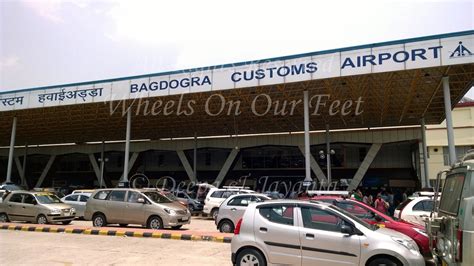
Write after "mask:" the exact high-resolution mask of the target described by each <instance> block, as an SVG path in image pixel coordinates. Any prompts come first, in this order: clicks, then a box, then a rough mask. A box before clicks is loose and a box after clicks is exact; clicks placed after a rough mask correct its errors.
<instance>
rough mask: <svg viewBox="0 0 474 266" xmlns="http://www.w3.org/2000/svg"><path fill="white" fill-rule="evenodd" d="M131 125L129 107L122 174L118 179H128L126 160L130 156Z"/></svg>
mask: <svg viewBox="0 0 474 266" xmlns="http://www.w3.org/2000/svg"><path fill="white" fill-rule="evenodd" d="M131 126H132V110H131V109H129V110H128V112H127V132H126V135H125V156H124V162H123V175H122V180H120V181H125V182H127V181H128V171H129V170H128V160H129V156H130V130H131Z"/></svg>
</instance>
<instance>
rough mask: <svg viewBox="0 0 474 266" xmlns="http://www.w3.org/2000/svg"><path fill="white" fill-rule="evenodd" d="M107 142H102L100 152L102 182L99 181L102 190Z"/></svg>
mask: <svg viewBox="0 0 474 266" xmlns="http://www.w3.org/2000/svg"><path fill="white" fill-rule="evenodd" d="M104 153H105V141H103V140H102V150H101V151H100V180H99V188H102V185H103V183H104V168H105V158H104Z"/></svg>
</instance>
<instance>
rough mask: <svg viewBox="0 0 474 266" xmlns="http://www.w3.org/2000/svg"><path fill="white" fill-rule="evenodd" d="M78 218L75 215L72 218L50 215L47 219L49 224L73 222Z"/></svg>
mask: <svg viewBox="0 0 474 266" xmlns="http://www.w3.org/2000/svg"><path fill="white" fill-rule="evenodd" d="M75 218H76V216H75V215H72V216H61V215H59V214H48V215H47V219H48V222H65V221H72V220H74V219H75Z"/></svg>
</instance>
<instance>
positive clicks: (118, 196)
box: [109, 190, 127, 201]
mask: <svg viewBox="0 0 474 266" xmlns="http://www.w3.org/2000/svg"><path fill="white" fill-rule="evenodd" d="M125 193H127V191H125V190H116V191H112V193H110V197H109V200H111V201H125Z"/></svg>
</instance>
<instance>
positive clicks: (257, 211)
mask: <svg viewBox="0 0 474 266" xmlns="http://www.w3.org/2000/svg"><path fill="white" fill-rule="evenodd" d="M234 233H235V234H234V237H233V238H232V242H231V250H232V256H231V258H232V263H233V264H234V265H238V266H240V265H280V264H281V265H311V266H312V265H369V266H373V265H374V266H375V265H413V266H417V265H420V266H422V265H425V262H424V260H423V256H422V255H421V254H420V252H419V250H418V247H417V245H416V244H415V242H414V241H413V240H412V239H411V238H409V237H408V236H406V235H404V234H401V233H399V232H397V231H394V230H391V229H388V228H380V227H377V226H374V225H371V224H369V223H367V222H365V221H363V220H361V219H359V218H357V217H356V216H354V215H352V214H350V213H347V212H346V211H344V210H342V209H340V208H338V207H336V206H332V205H330V204H328V203H322V202H320V203H315V202H308V201H299V200H275V201H267V202H263V203H257V204H251V205H249V206H248V208H247V210H246V211H245V214H244V216H243V217H242V219H240V220H239V222H238V223H237V225H236V228H235V231H234Z"/></svg>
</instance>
